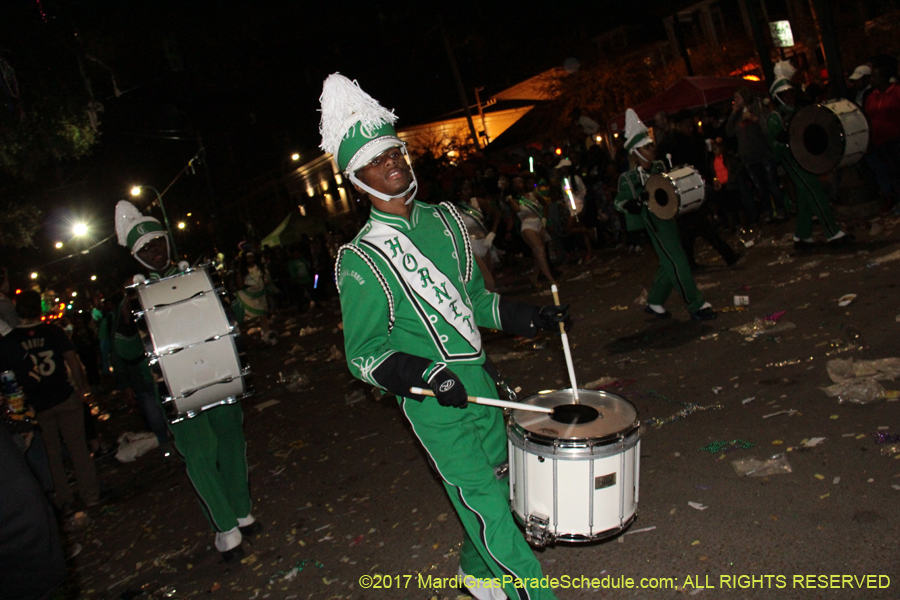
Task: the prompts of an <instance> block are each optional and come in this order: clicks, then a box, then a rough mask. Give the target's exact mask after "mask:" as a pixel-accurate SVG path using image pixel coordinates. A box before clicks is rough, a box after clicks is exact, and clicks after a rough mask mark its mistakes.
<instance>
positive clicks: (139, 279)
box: [131, 273, 147, 285]
mask: <svg viewBox="0 0 900 600" xmlns="http://www.w3.org/2000/svg"><path fill="white" fill-rule="evenodd" d="M145 281H147V278H146V277H144V276H143V275H141V274H140V273H138V274H137V275H135V276H134V279H132V280H131V282H132V283H133V284H134V285H137V284H139V283H144V282H145Z"/></svg>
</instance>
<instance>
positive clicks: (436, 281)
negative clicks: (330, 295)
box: [319, 73, 568, 600]
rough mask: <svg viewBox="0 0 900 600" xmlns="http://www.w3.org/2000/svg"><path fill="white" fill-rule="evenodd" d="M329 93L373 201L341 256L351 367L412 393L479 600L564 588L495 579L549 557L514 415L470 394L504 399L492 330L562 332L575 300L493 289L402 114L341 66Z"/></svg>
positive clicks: (332, 135) (327, 131) (330, 123)
mask: <svg viewBox="0 0 900 600" xmlns="http://www.w3.org/2000/svg"><path fill="white" fill-rule="evenodd" d="M320 100H321V103H322V120H321V125H320V130H319V131H320V133H321V134H322V149H323V150H325V151H326V152H329V153H331V154H332V155H333V156H334V160H335V162H336V163H337V167H338V168H339V169H340V171H341V172H342V173H343V174H344V175H345V177H346V178H347V179H349V180H350V181H351V182H352V183H353V185H354V187H355V188H356V189H357V190H358V191H359V192H360V193H366V194H368V196H369V199H370V200H371V202H372V210H371V213H370V216H369V220H368V222H367V223H366V224H365V225H364V226H363V228H362V230H361V231H360V233H359V234H358V235H357V236H356V238H355V239H354V240H353V241H352V242H351V243H349V244H346V245H344V246H342V247H341V248H340V250H339V251H338V258H337V264H336V266H335V272H336V273H337V283H338V290H339V292H340V298H341V309H342V311H343V315H344V344H345V349H346V354H347V365H348V367H349V368H350V371H351V373H352V374H353V376H354V377H357V378H358V379H361V380H363V381H365V382H366V383H369V384H371V385H376V386H378V387H380V388H382V389H384V390H387V391H388V392H389V393H392V394H395V395H396V396H397V397H398V400H399V404H400V408H401V410H402V411H403V413H404V415H405V416H406V418H407V419H408V420H409V422H410V424H411V425H412V429H413V432H414V433H415V435H416V437H417V438H418V439H419V441H420V442H421V443H422V446H423V447H424V449H425V451H426V452H427V453H428V456H429V458H430V460H431V462H432V464H433V466H434V468H435V469H436V470H437V472H438V474H439V475H440V476H441V479H442V480H443V483H444V488H445V490H446V492H447V495H448V496H449V498H450V501H451V503H452V504H453V506H454V508H455V509H456V512H457V514H458V515H459V518H460V521H461V522H462V525H463V527H464V530H465V534H464V541H463V546H462V550H461V551H460V565H459V569H460V571H459V572H460V575H461V576H468V577H465V578H464V583H465V585H466V587H467V589H468V590H469V592H470V593H471V594H472V595H473V596H474V597H475V598H477V599H479V600H499V599H502V598H506V597H509V598H513V599H516V600H526V599H531V600H548V599H552V598H555V596H554V594H553V592H552V591H551V590H549V589H515V588H514V587H513V586H512V585H507V586H506V587H505V588H503V589H502V590H501V589H497V587H496V586H495V585H494V583H495V580H502V578H503V577H504V576H509V577H512V578H520V579H523V580H524V579H526V578H540V577H542V575H541V567H540V563H538V561H537V559H536V558H535V556H534V554H533V552H532V551H531V549H530V548H529V547H528V545H527V543H526V542H525V540H524V538H523V535H522V533H521V531H520V530H519V529H518V528H517V526H516V524H515V522H514V520H513V517H512V514H511V513H510V509H509V481H508V476H506V475H502V476H501V475H498V472H497V471H496V469H497V468H498V467H500V466H501V465H503V464H504V463H506V462H507V438H506V432H505V429H504V426H503V414H502V411H500V410H498V409H496V408H491V407H486V406H482V405H479V404H467V395H468V394H473V395H478V396H486V397H490V398H496V397H497V388H496V386H495V383H494V381H493V379H492V377H491V376H490V375H489V374H488V373H487V372H486V370H485V367H484V363H485V354H484V352H483V351H482V348H481V335H480V333H479V330H478V327H479V326H486V327H491V328H495V329H503V330H506V331H509V332H512V333H518V334H521V335H524V336H527V337H533V336H534V335H535V333H536V332H537V330H538V329H545V330H548V331H549V330H553V329H556V330H557V331H558V330H559V325H558V324H559V323H560V322H565V321H567V318H568V307H566V306H562V307H557V306H547V307H544V308H542V309H538V308H537V307H536V306H531V305H529V304H524V303H519V302H512V301H509V300H505V299H503V298H501V297H500V296H498V295H497V294H492V293H490V292H487V291H486V290H485V289H484V280H483V279H482V276H481V272H480V270H479V268H478V265H477V263H475V261H474V260H473V258H472V249H471V247H470V245H469V243H468V236H467V235H466V228H465V225H464V224H463V222H462V219H461V217H460V215H459V213H458V212H457V210H456V209H455V208H454V207H453V206H452V205H450V204H447V203H444V204H441V205H438V206H434V205H429V204H426V203H424V202H419V201H415V200H414V197H415V194H416V188H417V183H416V178H415V175H414V174H413V171H412V168H411V167H410V164H409V162H408V159H407V155H406V150H405V147H404V145H403V142H402V141H400V139H399V138H397V134H396V131H395V130H394V127H393V123H394V122H395V120H396V116H395V115H394V114H393V112H390V111H388V110H386V109H385V108H383V107H382V106H381V105H380V104H378V102H377V101H375V100H374V99H373V98H372V97H370V96H369V95H368V94H366V93H365V92H363V91H362V90H361V89H360V88H359V86H358V85H357V84H355V82H351V81H350V80H349V79H347V78H346V77H343V76H342V75H339V74H337V73H335V74H333V75H331V76H329V77H328V78H327V79H326V80H325V84H324V86H323V90H322V96H321V98H320ZM359 307H365V310H359ZM411 387H421V388H426V389H427V388H430V389H431V390H432V391H433V392H434V394H435V396H436V397H435V398H430V397H423V396H419V395H414V394H412V393H411V392H410V388H411ZM476 580H477V581H476ZM484 580H489V581H488V582H487V584H485V583H484ZM479 583H480V585H479Z"/></svg>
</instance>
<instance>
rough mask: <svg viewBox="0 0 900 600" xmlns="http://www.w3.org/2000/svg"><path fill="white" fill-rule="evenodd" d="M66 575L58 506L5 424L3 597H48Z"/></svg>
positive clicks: (0, 507)
mask: <svg viewBox="0 0 900 600" xmlns="http://www.w3.org/2000/svg"><path fill="white" fill-rule="evenodd" d="M65 579H66V562H65V556H64V554H63V547H62V542H61V541H60V538H59V530H58V529H57V526H56V519H55V518H54V516H53V510H52V509H51V508H50V505H49V504H48V502H47V499H46V498H45V497H44V494H43V492H42V491H41V486H40V485H39V484H38V482H37V481H36V480H35V478H34V476H33V475H32V474H31V472H30V471H29V469H28V467H27V466H26V464H25V461H24V460H23V459H22V452H21V450H20V449H19V448H18V447H17V446H16V443H15V442H14V441H13V439H12V437H11V436H10V434H9V433H8V432H7V431H6V430H5V429H4V428H3V427H0V598H3V599H4V600H35V599H40V600H45V599H47V598H50V597H51V595H52V594H53V590H54V589H56V587H57V586H58V585H60V584H61V583H62V582H63V581H65Z"/></svg>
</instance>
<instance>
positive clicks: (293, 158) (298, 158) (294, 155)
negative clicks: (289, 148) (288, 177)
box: [291, 152, 300, 160]
mask: <svg viewBox="0 0 900 600" xmlns="http://www.w3.org/2000/svg"><path fill="white" fill-rule="evenodd" d="M291 160H300V155H299V154H297V153H296V152H294V153H293V154H291Z"/></svg>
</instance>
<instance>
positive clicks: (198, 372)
mask: <svg viewBox="0 0 900 600" xmlns="http://www.w3.org/2000/svg"><path fill="white" fill-rule="evenodd" d="M133 287H134V292H135V295H136V296H137V299H138V301H139V302H140V306H141V311H140V312H139V313H137V315H136V316H137V317H138V318H139V319H141V321H142V323H141V324H142V326H143V328H144V329H145V332H146V335H147V336H148V338H149V342H150V346H152V352H148V356H149V358H150V360H151V364H153V365H154V367H156V368H158V369H159V371H160V374H161V375H162V378H163V380H164V381H165V383H166V387H167V388H168V396H167V397H165V398H163V405H164V407H165V408H166V412H167V413H168V417H169V421H170V422H172V423H175V422H178V421H180V420H182V419H184V418H189V417H193V416H196V415H197V414H199V413H200V412H201V411H203V410H206V409H209V408H212V407H214V406H218V405H220V404H230V403H233V402H237V401H238V400H239V399H241V398H242V397H244V396H246V395H247V394H248V393H249V390H248V385H247V382H246V381H245V377H246V376H247V375H249V369H246V368H244V367H243V366H242V364H241V361H240V355H239V352H238V349H237V344H236V340H235V336H236V335H237V334H238V330H237V329H236V327H234V326H233V325H232V323H231V322H230V320H229V319H228V316H227V314H226V312H225V309H224V307H223V305H222V301H221V298H220V293H222V292H221V291H220V290H217V289H216V286H215V285H214V284H213V281H212V278H211V277H210V274H209V272H208V271H207V270H206V269H205V268H200V269H193V270H189V271H186V272H184V273H180V274H178V275H174V276H172V277H166V278H164V279H159V280H155V281H147V282H144V283H141V284H138V285H136V286H133Z"/></svg>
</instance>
